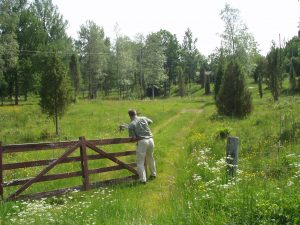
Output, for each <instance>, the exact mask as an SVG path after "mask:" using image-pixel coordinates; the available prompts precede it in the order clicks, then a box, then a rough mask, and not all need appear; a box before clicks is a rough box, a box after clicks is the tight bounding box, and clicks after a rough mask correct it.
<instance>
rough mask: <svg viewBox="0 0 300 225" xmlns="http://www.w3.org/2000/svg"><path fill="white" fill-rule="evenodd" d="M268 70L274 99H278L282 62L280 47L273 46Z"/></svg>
mask: <svg viewBox="0 0 300 225" xmlns="http://www.w3.org/2000/svg"><path fill="white" fill-rule="evenodd" d="M266 58H267V71H268V77H267V78H268V82H267V85H268V86H269V88H270V90H271V93H272V96H273V99H274V101H278V99H279V94H280V86H281V85H280V62H279V49H278V48H276V47H275V44H274V43H273V46H272V47H271V50H270V52H269V53H268V55H267V57H266Z"/></svg>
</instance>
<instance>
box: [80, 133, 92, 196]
mask: <svg viewBox="0 0 300 225" xmlns="http://www.w3.org/2000/svg"><path fill="white" fill-rule="evenodd" d="M79 141H80V159H81V172H82V183H83V190H85V191H86V190H88V189H89V185H90V181H89V169H88V159H87V154H86V142H85V137H79Z"/></svg>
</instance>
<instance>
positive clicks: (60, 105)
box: [40, 54, 72, 135]
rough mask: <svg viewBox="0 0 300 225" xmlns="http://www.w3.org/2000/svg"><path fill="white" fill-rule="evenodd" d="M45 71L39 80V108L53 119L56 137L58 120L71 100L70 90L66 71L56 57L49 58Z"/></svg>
mask: <svg viewBox="0 0 300 225" xmlns="http://www.w3.org/2000/svg"><path fill="white" fill-rule="evenodd" d="M45 71H46V73H45V74H43V76H42V80H41V90H40V97H41V99H40V106H41V108H42V111H43V112H44V113H46V114H48V116H49V117H51V118H53V120H54V122H55V128H56V135H58V134H59V126H58V118H59V117H62V116H63V114H64V113H65V111H66V109H67V106H68V105H69V104H70V102H71V100H72V88H71V84H70V79H69V76H68V73H67V69H66V68H65V66H64V64H63V62H62V60H61V59H60V58H58V56H57V55H55V54H54V55H51V56H49V58H48V60H47V62H46V65H45Z"/></svg>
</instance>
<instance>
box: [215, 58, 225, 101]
mask: <svg viewBox="0 0 300 225" xmlns="http://www.w3.org/2000/svg"><path fill="white" fill-rule="evenodd" d="M223 76H224V65H223V64H222V63H221V62H220V63H219V65H218V70H217V73H216V80H215V86H214V94H215V95H214V97H215V99H216V98H217V96H218V94H219V91H220V88H221V84H222V80H223Z"/></svg>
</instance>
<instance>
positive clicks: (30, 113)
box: [0, 88, 300, 224]
mask: <svg viewBox="0 0 300 225" xmlns="http://www.w3.org/2000/svg"><path fill="white" fill-rule="evenodd" d="M251 91H252V92H253V96H254V111H253V113H252V114H251V115H250V116H248V117H247V118H245V119H242V120H240V119H235V118H231V117H223V116H219V115H217V114H216V109H215V106H214V102H213V98H212V96H204V95H203V93H202V90H201V92H199V91H198V92H197V91H195V93H194V95H191V96H189V97H187V98H183V99H181V98H170V99H167V100H154V101H102V100H98V101H83V100H81V101H79V103H78V104H76V105H73V106H71V107H70V109H69V111H68V112H67V114H66V115H65V116H64V117H63V118H62V120H61V136H60V137H56V136H54V135H53V133H54V126H53V123H52V121H51V120H49V119H47V118H46V117H45V116H44V115H42V114H41V113H40V111H39V108H38V106H37V105H36V104H33V105H26V104H25V105H22V106H20V107H11V106H5V107H2V108H0V116H1V117H0V118H1V119H0V121H1V122H0V123H1V127H2V129H1V130H0V137H2V138H3V139H2V141H4V144H6V143H22V142H27V141H30V142H31V141H34V142H36V141H54V140H73V139H78V137H79V136H82V135H84V136H86V138H87V139H94V138H111V137H124V136H127V133H120V132H119V131H118V125H119V124H120V123H123V122H128V116H127V110H128V109H129V108H136V109H138V111H139V112H140V113H141V114H143V115H146V116H149V117H150V118H152V119H153V120H154V124H153V127H152V130H153V133H154V136H155V144H156V148H155V157H156V162H157V169H158V178H157V179H156V180H154V181H151V182H148V183H147V185H139V184H136V183H128V184H122V185H117V186H111V187H107V188H99V189H95V190H90V191H87V192H78V193H72V194H68V195H66V196H63V197H56V198H48V199H43V200H39V201H32V202H31V201H29V202H21V201H19V202H2V203H1V209H0V216H1V220H2V221H3V223H5V224H41V223H45V224H300V197H299V191H300V190H299V189H300V185H299V177H300V145H299V143H298V141H297V140H298V138H299V135H300V133H299V131H298V122H299V121H300V113H299V112H300V106H299V101H300V98H299V97H298V96H296V97H289V96H283V97H282V98H281V99H280V101H279V102H278V103H274V102H273V101H272V98H271V96H270V94H269V93H266V94H265V95H264V98H263V99H259V98H258V94H256V88H253V89H251ZM17 121H20V123H18V122H17ZM228 135H232V136H238V137H239V138H240V148H239V166H238V173H237V175H236V176H235V177H229V176H227V174H226V166H227V165H226V163H225V147H226V137H227V136H228ZM4 137H5V138H4ZM128 148H134V146H132V145H127V146H124V147H111V148H107V151H117V150H122V149H124V150H125V149H126V150H128ZM53 154H54V155H53ZM55 154H56V153H55V152H51V151H50V152H48V153H43V154H42V156H36V155H34V154H28V155H26V154H25V155H23V156H20V157H22V159H24V158H25V159H27V160H29V159H30V160H31V159H34V158H39V157H45V158H47V157H52V156H55ZM57 154H58V153H57ZM17 157H18V156H15V155H14V156H10V157H9V158H7V159H5V160H10V161H14V160H18V158H17ZM128 160H134V157H132V158H131V159H128ZM103 164H105V162H103ZM65 166H66V165H64V166H63V167H61V168H58V169H57V171H56V172H59V171H64V170H67V169H74V168H75V167H78V166H79V165H74V168H73V167H72V168H70V167H68V168H67V167H65ZM93 166H95V167H96V166H98V165H96V164H93V163H92V164H91V167H93ZM19 173H20V174H19V175H23V174H22V173H24V171H19ZM31 173H32V175H33V174H34V171H31ZM8 176H13V175H12V174H10V175H8ZM106 176H108V177H109V176H114V175H113V174H107V175H106ZM102 178H103V177H97V176H95V177H92V179H93V180H99V179H102ZM68 182H69V183H68ZM72 182H73V183H74V184H75V183H80V180H70V181H67V180H65V181H59V182H58V183H51V182H49V183H48V182H47V183H45V185H40V186H37V187H34V188H36V189H34V188H33V189H32V191H33V192H35V191H40V190H42V189H43V188H50V187H51V186H52V185H53V187H54V186H59V185H61V186H64V185H68V184H71V183H72ZM73 183H72V184H73Z"/></svg>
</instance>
